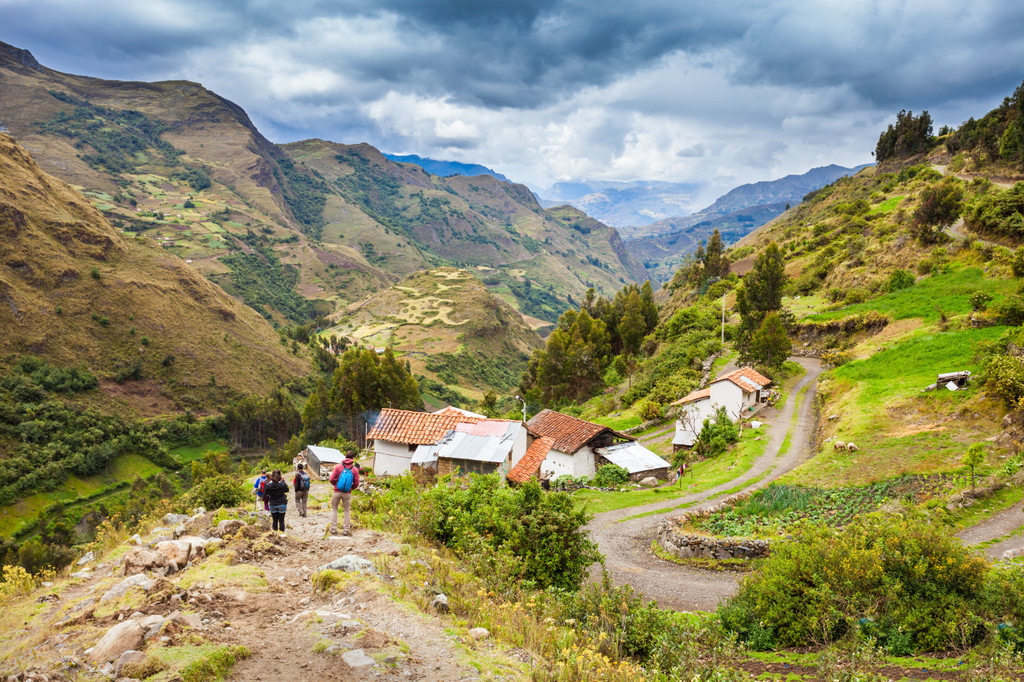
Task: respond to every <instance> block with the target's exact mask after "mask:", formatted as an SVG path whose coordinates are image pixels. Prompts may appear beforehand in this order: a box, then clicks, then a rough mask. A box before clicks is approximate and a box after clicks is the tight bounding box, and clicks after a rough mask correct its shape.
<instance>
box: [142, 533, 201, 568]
mask: <svg viewBox="0 0 1024 682" xmlns="http://www.w3.org/2000/svg"><path fill="white" fill-rule="evenodd" d="M205 548H206V540H204V539H203V538H197V537H192V536H186V537H182V538H178V539H177V540H164V541H163V542H158V543H156V544H155V545H153V549H155V550H156V551H158V552H160V553H161V554H163V555H164V556H165V557H167V562H168V563H174V564H176V565H177V566H178V569H179V570H180V569H183V568H185V566H186V565H187V564H188V562H189V561H191V560H192V559H197V558H201V557H203V556H204V555H205V554H206V550H205Z"/></svg>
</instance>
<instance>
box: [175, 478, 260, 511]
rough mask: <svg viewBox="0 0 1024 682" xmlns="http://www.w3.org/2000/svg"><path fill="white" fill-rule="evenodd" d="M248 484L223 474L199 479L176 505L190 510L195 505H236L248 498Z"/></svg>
mask: <svg viewBox="0 0 1024 682" xmlns="http://www.w3.org/2000/svg"><path fill="white" fill-rule="evenodd" d="M249 495H250V492H249V486H248V485H246V484H243V483H238V482H237V481H236V480H235V479H234V478H233V477H231V476H227V475H224V474H219V475H216V476H211V477H209V478H206V479H204V480H202V481H199V483H197V484H196V485H194V486H193V487H192V489H191V490H189V491H188V492H187V493H185V494H184V495H183V496H182V497H181V499H180V501H179V503H178V507H180V508H181V509H183V510H187V511H190V510H192V509H194V508H196V507H204V508H206V509H208V510H209V509H219V508H220V507H238V506H241V505H243V504H245V503H246V502H248V500H249Z"/></svg>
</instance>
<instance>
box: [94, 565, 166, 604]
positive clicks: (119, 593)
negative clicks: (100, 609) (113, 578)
mask: <svg viewBox="0 0 1024 682" xmlns="http://www.w3.org/2000/svg"><path fill="white" fill-rule="evenodd" d="M152 586H153V580H152V579H151V578H147V577H146V576H145V575H144V574H142V573H139V574H137V575H133V576H130V577H128V578H125V579H124V580H122V581H121V582H119V583H118V584H116V585H114V586H113V587H111V588H110V589H109V590H107V591H106V592H104V593H103V596H102V597H100V603H101V604H105V603H106V602H108V601H112V600H114V599H120V598H121V597H123V596H124V595H125V593H126V592H128V590H130V589H132V588H133V587H138V588H141V589H143V590H148V589H149V588H151V587H152Z"/></svg>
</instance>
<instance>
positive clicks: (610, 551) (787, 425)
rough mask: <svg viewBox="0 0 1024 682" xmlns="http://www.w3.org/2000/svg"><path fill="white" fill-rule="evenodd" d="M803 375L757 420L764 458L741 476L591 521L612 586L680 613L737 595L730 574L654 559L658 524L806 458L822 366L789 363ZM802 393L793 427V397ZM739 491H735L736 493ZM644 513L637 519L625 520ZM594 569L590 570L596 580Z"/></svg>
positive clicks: (762, 481)
mask: <svg viewBox="0 0 1024 682" xmlns="http://www.w3.org/2000/svg"><path fill="white" fill-rule="evenodd" d="M794 360H796V362H798V363H800V365H802V366H803V367H804V369H805V370H806V374H804V376H803V377H802V378H801V379H800V381H799V382H798V383H797V384H796V386H794V387H793V388H792V389H791V390H790V392H789V395H788V397H787V399H786V403H785V405H783V406H782V407H781V408H780V409H775V408H770V410H766V411H765V412H763V413H762V414H761V417H760V418H761V419H762V420H765V421H770V422H771V426H770V427H769V429H768V434H767V435H768V438H769V439H770V441H769V444H768V447H767V448H766V450H765V454H764V455H762V456H761V457H760V458H758V459H757V460H756V461H755V462H754V465H753V466H752V467H751V468H750V469H748V470H747V471H745V472H744V473H743V474H741V475H740V476H737V477H736V478H734V479H732V480H731V481H728V482H727V483H723V484H721V485H719V486H717V487H715V488H712V489H710V490H707V491H704V492H702V493H697V494H694V495H689V496H685V497H676V498H673V499H671V500H666V501H664V502H657V503H654V504H649V505H643V506H639V507H630V508H627V509H617V510H615V511H610V512H605V513H603V514H598V515H596V516H595V517H594V519H593V520H592V521H591V522H590V525H589V527H588V528H589V530H590V534H591V537H593V538H594V540H595V541H597V543H598V545H599V547H600V550H601V553H602V554H604V556H605V568H606V569H607V570H608V571H609V572H610V573H611V576H612V579H613V581H614V582H615V584H617V585H622V584H628V585H631V586H632V587H633V588H634V589H636V590H637V591H638V592H639V593H641V594H642V595H644V596H645V597H648V598H650V599H654V600H655V601H657V602H658V604H660V605H661V606H664V607H670V608H674V609H677V610H682V611H693V610H712V609H714V608H715V606H716V605H717V604H718V602H719V601H720V600H722V599H724V598H727V597H729V596H730V595H732V594H733V593H734V592H735V590H736V585H737V577H736V575H735V574H732V573H723V572H711V571H700V570H694V569H689V568H685V567H682V566H679V565H677V564H674V563H672V562H669V561H665V560H663V559H659V558H657V557H656V556H655V555H654V554H653V553H652V551H651V542H652V540H653V539H654V535H655V532H656V530H657V527H658V524H659V523H660V522H661V520H662V519H663V518H665V516H666V515H667V514H671V513H672V511H671V510H672V509H673V508H676V507H678V506H679V505H681V504H687V503H693V506H691V507H689V508H688V511H690V510H697V509H701V508H702V507H706V506H709V505H711V504H714V500H715V499H716V498H718V497H720V496H721V495H722V494H723V493H724V491H726V490H734V489H735V488H736V487H737V486H741V485H743V484H748V485H746V486H745V487H743V488H742V490H743V491H751V490H755V489H757V488H759V487H762V486H764V485H767V484H768V483H770V482H771V481H773V480H775V479H776V478H778V477H779V476H781V475H782V474H784V473H786V472H787V471H790V470H792V469H793V468H795V467H796V466H797V465H798V464H800V463H801V462H803V461H804V460H806V459H807V458H808V457H809V456H810V441H811V435H812V434H813V432H814V419H815V416H814V394H815V388H816V383H817V379H818V375H819V374H821V363H820V362H819V361H818V360H816V359H813V358H794ZM804 388H806V391H803V398H802V400H801V401H800V410H799V414H797V415H796V424H795V426H794V425H793V417H794V413H795V412H796V397H797V395H799V394H800V393H801V391H802V390H803V389H804ZM791 428H792V433H791V438H790V446H789V449H788V451H786V452H785V453H783V454H781V455H780V454H779V452H780V450H781V447H782V443H783V441H784V440H785V438H786V434H787V433H790V429H791ZM736 492H739V491H736ZM658 512H661V513H658ZM644 513H647V514H648V515H647V516H643V517H641V518H628V517H632V516H635V515H637V514H644ZM598 572H599V569H597V568H595V569H594V574H595V575H596V574H597V573H598Z"/></svg>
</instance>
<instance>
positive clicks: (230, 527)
mask: <svg viewBox="0 0 1024 682" xmlns="http://www.w3.org/2000/svg"><path fill="white" fill-rule="evenodd" d="M244 525H245V521H242V520H241V519H224V520H223V521H221V522H220V523H218V524H217V535H219V536H220V537H224V536H225V535H233V534H234V533H235V532H237V531H238V529H239V528H241V527H242V526H244Z"/></svg>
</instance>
